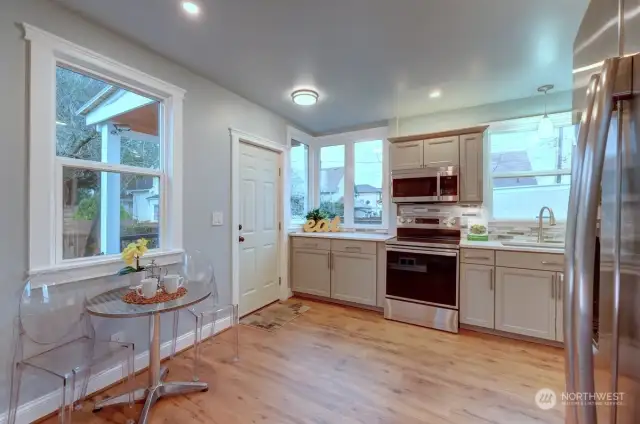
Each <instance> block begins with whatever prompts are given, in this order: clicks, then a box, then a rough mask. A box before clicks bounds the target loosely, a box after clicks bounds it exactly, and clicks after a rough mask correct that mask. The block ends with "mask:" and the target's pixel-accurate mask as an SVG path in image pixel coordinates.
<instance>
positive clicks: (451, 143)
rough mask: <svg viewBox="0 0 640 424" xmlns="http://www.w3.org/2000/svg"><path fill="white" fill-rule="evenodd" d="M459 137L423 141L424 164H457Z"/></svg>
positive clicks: (458, 159) (439, 165)
mask: <svg viewBox="0 0 640 424" xmlns="http://www.w3.org/2000/svg"><path fill="white" fill-rule="evenodd" d="M459 139H460V137H458V136H457V135H456V136H453V137H442V138H432V139H429V140H425V141H424V166H425V167H441V166H457V165H459V164H460V156H459Z"/></svg>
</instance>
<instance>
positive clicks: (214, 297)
mask: <svg viewBox="0 0 640 424" xmlns="http://www.w3.org/2000/svg"><path fill="white" fill-rule="evenodd" d="M182 274H183V276H184V278H185V279H186V280H188V281H189V282H193V281H198V282H204V283H207V284H209V285H210V287H211V296H210V297H208V298H207V299H205V300H204V301H202V302H200V303H197V304H195V305H194V306H192V307H190V308H187V309H185V310H184V311H185V312H184V313H185V314H187V315H189V316H191V317H193V318H194V319H195V324H196V327H195V342H194V346H193V349H194V358H193V380H194V381H198V380H199V376H198V366H199V364H198V362H199V361H200V346H199V345H200V343H201V342H202V340H203V333H204V332H203V329H204V322H205V319H206V318H209V319H211V332H210V336H213V335H214V334H216V323H217V322H218V320H220V319H222V318H227V317H228V318H229V320H230V326H231V331H233V332H234V334H233V343H232V344H233V347H234V360H238V359H239V351H238V350H239V334H238V305H233V304H221V303H220V298H219V296H218V286H217V284H216V279H215V274H214V270H213V264H212V263H211V261H209V260H208V259H207V258H206V257H205V256H204V254H203V253H202V252H200V251H199V250H194V251H191V252H185V254H184V256H183V262H182ZM178 317H179V311H176V312H174V315H173V340H172V348H171V357H174V356H175V354H176V343H177V337H178Z"/></svg>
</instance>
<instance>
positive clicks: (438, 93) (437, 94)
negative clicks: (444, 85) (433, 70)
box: [429, 90, 442, 99]
mask: <svg viewBox="0 0 640 424" xmlns="http://www.w3.org/2000/svg"><path fill="white" fill-rule="evenodd" d="M440 96H442V91H440V90H433V91H432V92H431V93H429V97H431V98H432V99H437V98H438V97H440Z"/></svg>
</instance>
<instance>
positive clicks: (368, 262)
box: [290, 236, 386, 307]
mask: <svg viewBox="0 0 640 424" xmlns="http://www.w3.org/2000/svg"><path fill="white" fill-rule="evenodd" d="M291 238H292V241H291V246H292V249H291V255H290V258H291V264H290V269H291V290H292V291H293V292H295V293H301V294H309V295H313V296H320V297H323V298H327V299H335V300H339V301H342V302H350V303H354V304H359V305H366V306H373V307H382V306H383V305H384V286H385V280H384V278H385V275H384V274H385V271H386V251H385V248H384V243H381V242H376V241H362V240H348V239H329V238H322V237H299V236H295V237H291ZM379 244H381V245H382V246H378V245H379ZM379 273H380V275H379Z"/></svg>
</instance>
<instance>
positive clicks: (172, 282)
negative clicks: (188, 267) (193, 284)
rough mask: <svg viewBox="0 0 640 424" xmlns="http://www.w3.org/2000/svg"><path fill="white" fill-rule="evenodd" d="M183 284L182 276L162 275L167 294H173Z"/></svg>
mask: <svg viewBox="0 0 640 424" xmlns="http://www.w3.org/2000/svg"><path fill="white" fill-rule="evenodd" d="M183 285H184V277H181V276H179V275H176V274H171V275H165V276H164V291H166V292H167V293H169V294H173V293H175V292H177V291H178V289H179V288H180V287H182V286H183Z"/></svg>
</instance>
